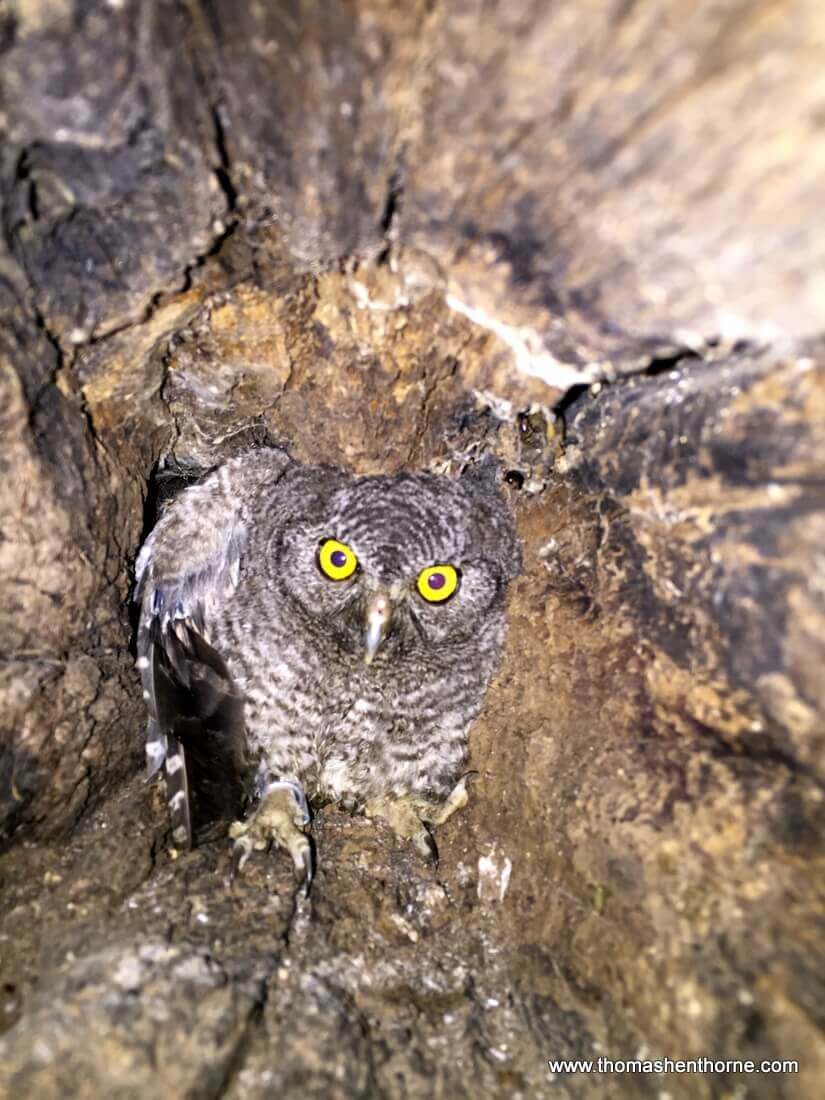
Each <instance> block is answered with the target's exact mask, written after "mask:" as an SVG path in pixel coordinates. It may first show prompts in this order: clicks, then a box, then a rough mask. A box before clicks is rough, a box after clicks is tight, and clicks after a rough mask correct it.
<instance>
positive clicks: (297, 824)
mask: <svg viewBox="0 0 825 1100" xmlns="http://www.w3.org/2000/svg"><path fill="white" fill-rule="evenodd" d="M309 822H310V816H309V807H308V806H307V800H306V795H305V794H304V791H303V788H302V787H301V785H300V784H299V783H294V782H292V780H289V779H279V780H277V781H276V782H274V783H270V785H269V786H268V787H267V789H266V791H265V793H264V796H263V798H262V799H261V801H260V803H259V805H258V806H257V808H256V809H255V811H254V812H253V814H252V816H251V817H250V818H248V819H247V820H246V821H236V822H234V824H232V825H230V826H229V835H230V836H231V837H232V838H233V839H234V841H235V847H234V849H233V851H232V869H233V874H234V873H237V872H238V871H240V870H241V868H242V867H243V865H244V864H245V863H246V861H247V860H248V859H249V857H250V855H251V854H252V852H253V851H254V852H261V851H263V850H264V849H266V848H269V846H270V845H271V844H272V843H273V842H274V843H275V844H277V845H278V846H279V847H280V848H284V849H286V851H287V852H289V854H290V856H291V857H292V862H293V864H294V866H295V874H296V876H297V878H298V881H299V882H303V883H304V885H305V888H306V890H307V892H308V891H309V887H310V885H311V883H312V876H313V866H312V844H311V842H310V840H309V837H308V836H307V835H306V830H307V829H308V827H309Z"/></svg>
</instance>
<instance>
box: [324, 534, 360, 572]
mask: <svg viewBox="0 0 825 1100" xmlns="http://www.w3.org/2000/svg"><path fill="white" fill-rule="evenodd" d="M318 568H319V569H320V570H321V572H322V573H323V574H324V576H325V577H329V579H330V580H331V581H345V580H346V579H347V577H351V576H352V574H353V573H354V572H355V570H356V569H357V568H358V558H356V556H355V554H353V552H352V550H350V548H349V547H348V546H345V545H344V543H343V542H339V541H338V539H324V541H323V542H322V543H321V545H320V546H319V547H318Z"/></svg>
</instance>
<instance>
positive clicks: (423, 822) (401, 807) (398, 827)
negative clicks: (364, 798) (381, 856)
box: [364, 772, 476, 866]
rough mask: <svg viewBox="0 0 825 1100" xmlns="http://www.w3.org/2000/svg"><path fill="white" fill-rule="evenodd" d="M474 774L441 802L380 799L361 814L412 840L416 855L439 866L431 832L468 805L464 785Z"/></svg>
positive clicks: (417, 797)
mask: <svg viewBox="0 0 825 1100" xmlns="http://www.w3.org/2000/svg"><path fill="white" fill-rule="evenodd" d="M475 774H476V772H467V773H466V774H465V775H462V777H461V779H459V781H458V782H457V783H456V785H455V786H454V787H453V789H452V790H451V791H450V793H449V794H448V795H447V798H446V799H445V800H444V801H443V802H433V801H431V800H430V799H428V798H423V797H422V796H421V795H416V794H405V795H401V796H400V797H398V798H392V797H390V796H382V797H381V798H375V799H373V800H372V801H371V802H368V803H367V804H366V806H365V807H364V813H365V814H366V815H367V817H380V818H382V819H383V820H384V821H386V822H387V824H388V825H389V826H390V828H391V829H392V831H393V832H394V833H395V834H396V836H400V837H403V838H404V839H405V840H412V842H413V844H415V846H416V848H417V849H418V850H419V852H420V853H421V854H422V855H423V856H424V857H425V858H427V857H429V858H430V859H432V861H433V863H434V864H435V865H436V866H438V847H437V846H436V843H435V838H434V837H433V835H432V833H431V832H430V828H431V827H432V826H434V825H443V824H444V822H445V821H447V820H449V818H451V817H452V816H453V814H454V813H455V812H456V810H461V809H463V807H464V806H466V805H467V802H468V801H469V796H468V794H467V781H468V780H469V779H470V778H471V777H472V776H474V775H475Z"/></svg>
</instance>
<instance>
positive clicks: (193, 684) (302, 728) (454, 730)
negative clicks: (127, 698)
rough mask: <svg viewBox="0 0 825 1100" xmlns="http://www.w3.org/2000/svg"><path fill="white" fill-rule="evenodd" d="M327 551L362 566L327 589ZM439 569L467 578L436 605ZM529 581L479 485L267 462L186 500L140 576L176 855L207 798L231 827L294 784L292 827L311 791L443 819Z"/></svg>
mask: <svg viewBox="0 0 825 1100" xmlns="http://www.w3.org/2000/svg"><path fill="white" fill-rule="evenodd" d="M327 538H335V539H337V540H340V541H341V542H342V543H345V544H346V545H347V546H348V547H350V548H351V549H352V551H354V553H355V555H356V556H357V558H358V563H359V568H358V570H357V571H356V573H355V574H354V575H353V576H352V577H350V578H348V579H345V580H330V579H329V578H328V577H327V576H325V575H324V574H323V573H322V572H321V569H320V568H319V565H318V559H317V555H318V548H319V545H320V544H322V543H323V541H324V540H325V539H327ZM445 563H447V564H452V565H454V566H456V567H457V568H458V569H459V570H460V584H459V587H458V590H457V591H456V592H455V594H454V595H453V596H452V597H451V598H450V599H448V600H447V601H446V602H444V603H438V604H430V603H428V602H426V601H425V600H424V599H423V598H422V597H421V595H420V594H419V593H418V591H417V590H416V578H417V576H418V574H419V573H420V571H421V570H422V569H425V568H426V567H429V566H433V565H442V564H445ZM518 567H519V549H518V543H517V541H516V538H515V534H514V531H513V525H512V521H511V519H510V516H509V513H508V512H507V509H506V508H505V506H504V504H503V502H502V501H501V500H500V498H499V497H498V494H497V492H496V490H495V487H494V485H493V484H492V483H491V479H489V478H485V477H482V476H475V477H474V476H464V477H462V478H458V479H453V478H449V477H442V476H437V475H433V474H427V473H421V474H402V475H398V476H394V477H386V476H371V477H353V476H351V475H349V474H346V473H344V472H341V471H338V470H334V469H330V468H327V467H315V466H305V465H301V464H298V463H295V462H293V461H291V460H290V459H289V457H288V456H287V455H286V454H285V453H284V452H283V451H280V450H277V449H264V450H257V451H251V452H248V453H246V454H243V455H241V456H239V457H237V458H234V459H232V460H230V461H229V462H227V463H226V464H225V465H223V466H222V467H220V468H219V469H218V470H216V471H214V472H213V473H211V474H210V475H209V476H208V477H206V478H205V479H204V480H203V481H202V482H200V483H198V484H196V485H193V486H191V487H190V488H188V489H186V490H185V491H184V492H183V493H182V494H181V495H180V496H178V497H177V498H176V499H175V500H174V501H173V502H172V503H171V505H170V506H169V507H168V508H167V509H166V511H165V512H164V514H163V515H162V517H161V518H160V520H159V521H158V523H157V525H156V526H155V528H154V530H153V531H152V533H151V534H150V536H149V538H148V539H147V541H146V543H145V545H144V547H143V549H142V550H141V553H140V556H139V558H138V563H137V575H138V598H139V599H140V602H141V622H140V631H139V642H138V648H139V662H138V663H139V666H140V667H141V671H142V676H143V681H144V695H145V697H146V698H147V703H148V706H149V709H150V723H149V736H148V741H147V755H148V760H149V766H150V772H152V771H155V770H157V769H158V768H159V767H160V766H161V765H162V764H163V763H164V762H165V764H166V771H167V782H168V785H169V797H170V803H171V808H172V816H173V825H174V827H175V830H176V833H175V835H176V839H177V841H178V842H180V843H184V842H187V841H188V842H191V838H192V828H193V825H192V821H191V812H192V811H191V800H192V798H193V795H194V794H195V791H194V790H193V788H194V787H195V785H196V784H198V785H199V786H201V787H202V788H204V789H205V790H207V792H208V793H209V797H208V799H207V801H209V803H210V806H211V807H212V810H211V811H210V812H212V813H213V814H218V816H220V815H221V814H222V815H224V816H226V815H227V814H228V815H231V816H237V815H238V814H239V813H240V811H241V809H242V806H243V804H244V801H245V800H251V802H253V803H254V801H255V800H258V801H259V802H260V801H261V800H263V799H264V797H265V796H266V795H267V792H268V791H271V790H274V789H276V788H278V789H283V788H285V787H288V788H289V790H290V792H291V794H290V797H291V798H293V799H294V800H295V802H296V805H297V806H298V810H297V811H296V815H295V821H296V824H297V827H298V828H299V829H303V828H304V827H305V825H306V821H307V820H308V816H307V815H306V814H305V812H304V811H305V807H304V805H303V804H302V803H301V793H300V792H301V789H303V790H304V791H306V793H307V795H308V796H309V798H310V799H312V800H316V801H318V802H325V801H330V800H334V801H343V802H345V803H351V804H355V805H357V806H359V807H361V808H366V809H367V812H370V811H369V807H370V806H373V807H375V806H378V807H380V806H385V805H389V804H391V803H392V802H393V800H403V799H404V798H405V797H406V798H410V797H411V798H412V799H413V802H414V805H415V806H416V810H415V813H416V815H417V816H422V817H423V816H424V810H423V809H422V807H426V806H428V805H433V806H434V805H437V804H438V803H441V802H443V801H444V800H445V798H447V796H448V795H449V793H450V791H451V789H452V788H453V787H454V785H455V784H456V782H457V780H458V779H459V777H460V776H461V774H462V771H463V769H464V768H465V765H466V760H467V735H468V730H469V726H470V724H471V722H472V720H473V719H474V718H475V716H476V715H477V713H478V711H479V708H480V705H481V701H482V697H483V695H484V692H485V689H486V687H487V683H488V681H489V678H490V675H491V673H492V671H493V668H494V666H495V662H496V659H497V656H498V652H499V648H500V644H501V640H502V636H503V633H504V597H505V588H506V585H507V582H508V581H509V580H510V579H511V578H512V577H513V576H514V575H515V574H516V572H517V570H518ZM385 597H386V600H388V601H389V602H388V605H387V606H388V607H389V608H390V609H391V617H390V618H389V620H388V622H387V623H384V622H383V620H382V627H381V630H382V640H381V644H380V645H379V647H378V648H377V650H376V651H375V653H374V657H373V658H372V660H371V663H369V664H368V663H366V662H365V658H364V653H365V630H366V626H365V622H366V618H367V617H368V615H372V616H373V617H374V615H375V611H374V608H375V604H376V600H377V599H381V600H383V599H385ZM383 606H384V605H383V604H382V605H381V607H382V613H383ZM387 614H389V612H387ZM210 792H211V793H210ZM416 800H417V801H416ZM215 807H217V809H215ZM375 812H376V813H381V814H384V813H385V811H384V810H383V809H380V808H378V809H376V810H375ZM253 816H254V812H253ZM385 816H388V818H390V819H392V817H393V815H392V814H390V813H387V814H386V815H385ZM444 816H445V815H442V819H443V817H444ZM261 817H262V820H263V815H261ZM431 817H432V819H433V820H436V819H437V817H436V815H431ZM235 828H236V832H234V833H233V835H236V836H239V837H240V836H241V835H242V834H243V833H244V832H245V831H248V827H247V826H244V827H241V826H236V827H235ZM290 828H291V826H288V827H287V831H288V830H289V829H290ZM400 831H402V832H404V830H403V829H401V830H400ZM270 834H271V836H272V837H274V838H275V839H276V840H278V841H279V842H280V843H284V844H285V846H287V847H290V844H288V843H287V841H286V840H285V839H284V837H283V836H282V835H281V834H280V833H279V831H278V829H277V828H274V827H273V828H271V829H270ZM405 835H411V834H410V832H409V830H408V831H407V832H406V833H405ZM244 843H246V845H247V848H249V847H262V846H263V844H262V843H255V844H252V843H251V841H250V840H248V839H247V840H246V841H244ZM293 855H294V852H293ZM298 862H299V861H298V859H297V857H296V863H298Z"/></svg>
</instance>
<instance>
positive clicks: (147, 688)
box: [135, 451, 288, 847]
mask: <svg viewBox="0 0 825 1100" xmlns="http://www.w3.org/2000/svg"><path fill="white" fill-rule="evenodd" d="M287 464H288V459H287V458H286V456H285V455H283V454H282V452H280V451H261V452H255V453H254V454H253V455H247V456H242V457H241V458H239V459H234V460H232V461H231V462H229V463H227V464H226V465H225V466H223V467H221V468H220V469H219V470H217V471H216V472H215V473H213V474H210V475H209V476H208V477H207V478H206V479H205V480H204V481H202V482H201V483H199V484H197V485H193V486H191V487H190V488H188V489H187V490H185V491H184V492H183V493H182V494H181V495H180V496H179V497H177V498H176V499H175V500H174V501H173V502H172V504H171V505H170V506H169V507H168V508H167V510H166V511H165V512H164V514H163V516H162V517H161V519H160V520H159V521H158V523H157V524H156V526H155V528H154V530H153V531H152V533H151V534H150V536H149V538H148V539H147V540H146V542H145V543H144V546H143V548H142V550H141V552H140V554H139V555H138V559H137V563H136V578H137V587H136V597H135V598H136V600H137V601H138V602H139V603H140V609H141V613H140V625H139V627H138V639H137V651H138V668H139V669H140V673H141V678H142V682H143V695H144V699H145V700H146V704H147V707H148V710H149V722H148V726H147V733H146V758H147V766H148V774H149V776H150V777H151V776H153V775H154V774H155V773H156V772H157V771H158V770H159V769H160V767H161V766H162V765H165V772H166V786H167V797H168V800H169V808H170V813H171V818H172V835H173V837H174V839H175V842H176V843H178V844H181V845H186V846H189V847H191V845H192V842H193V837H194V821H193V816H194V810H195V809H197V811H198V813H197V816H198V818H201V819H207V820H214V819H215V818H226V817H237V816H238V815H239V813H240V810H241V806H242V803H243V799H244V795H245V785H246V781H247V774H248V768H247V764H246V752H245V750H246V742H245V735H244V728H243V699H242V697H241V695H240V693H239V692H238V689H237V687H236V685H235V684H234V683H233V681H232V677H231V674H230V671H229V669H228V667H227V664H226V661H225V660H224V658H223V656H222V655H221V654H220V653H219V652H218V650H217V649H216V648H215V647H214V645H213V644H212V641H211V639H210V636H209V626H210V620H211V618H212V615H213V613H214V611H215V609H216V608H217V607H218V606H219V605H221V604H222V603H224V602H225V601H226V600H227V599H230V598H231V596H232V593H233V592H234V590H235V588H236V587H237V584H238V580H239V574H240V563H241V556H242V554H243V552H244V549H245V547H246V543H247V526H248V522H249V519H248V517H249V504H250V501H252V500H253V499H254V497H255V491H256V487H258V486H260V485H261V484H263V483H264V482H272V481H276V480H277V479H278V477H279V476H280V474H281V473H282V472H283V469H284V468H285V466H286V465H287Z"/></svg>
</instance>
